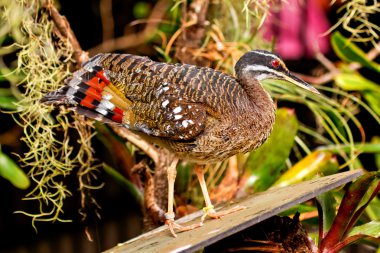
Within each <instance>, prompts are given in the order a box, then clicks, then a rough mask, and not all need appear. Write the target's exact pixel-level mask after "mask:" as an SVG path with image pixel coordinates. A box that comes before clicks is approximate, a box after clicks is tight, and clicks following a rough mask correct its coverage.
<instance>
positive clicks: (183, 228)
mask: <svg viewBox="0 0 380 253" xmlns="http://www.w3.org/2000/svg"><path fill="white" fill-rule="evenodd" d="M165 224H166V225H168V227H169V230H170V232H171V234H172V235H173V236H174V237H177V234H176V233H175V230H177V232H184V231H189V230H193V229H195V228H199V227H202V226H203V223H202V222H200V223H197V224H193V225H189V226H181V225H179V224H177V223H175V222H174V219H168V220H166V221H165Z"/></svg>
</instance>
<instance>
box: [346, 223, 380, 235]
mask: <svg viewBox="0 0 380 253" xmlns="http://www.w3.org/2000/svg"><path fill="white" fill-rule="evenodd" d="M356 235H365V236H371V237H374V238H380V221H371V222H368V223H366V224H363V225H361V226H356V227H354V228H353V229H352V230H351V232H350V233H349V234H348V236H349V237H350V236H356Z"/></svg>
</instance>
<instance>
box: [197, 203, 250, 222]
mask: <svg viewBox="0 0 380 253" xmlns="http://www.w3.org/2000/svg"><path fill="white" fill-rule="evenodd" d="M246 208H247V207H245V206H235V207H233V208H231V209H228V210H225V211H222V212H215V209H214V206H213V205H210V206H206V207H204V208H203V212H204V215H203V216H202V218H201V223H202V224H203V221H204V220H205V219H206V217H207V216H208V217H210V218H212V219H220V218H221V217H223V216H225V215H227V214H230V213H234V212H237V211H240V210H244V209H246Z"/></svg>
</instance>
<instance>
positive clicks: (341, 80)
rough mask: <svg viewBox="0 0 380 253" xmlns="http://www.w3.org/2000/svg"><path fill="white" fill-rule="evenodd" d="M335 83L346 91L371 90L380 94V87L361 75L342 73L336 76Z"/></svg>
mask: <svg viewBox="0 0 380 253" xmlns="http://www.w3.org/2000/svg"><path fill="white" fill-rule="evenodd" d="M334 80H335V83H336V84H337V85H338V86H339V87H340V88H342V89H343V90H346V91H356V90H358V91H364V90H370V91H375V92H377V93H380V85H378V84H376V83H374V82H372V81H370V80H368V79H367V78H364V77H363V76H361V75H360V74H359V73H340V74H338V75H336V76H335V79H334Z"/></svg>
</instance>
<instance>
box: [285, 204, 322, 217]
mask: <svg viewBox="0 0 380 253" xmlns="http://www.w3.org/2000/svg"><path fill="white" fill-rule="evenodd" d="M316 210H317V209H316V208H315V206H312V205H308V204H305V203H302V204H298V205H295V206H292V207H291V208H289V209H287V210H286V211H283V212H281V213H280V216H290V215H294V214H295V213H297V212H299V213H309V212H313V211H316Z"/></svg>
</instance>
